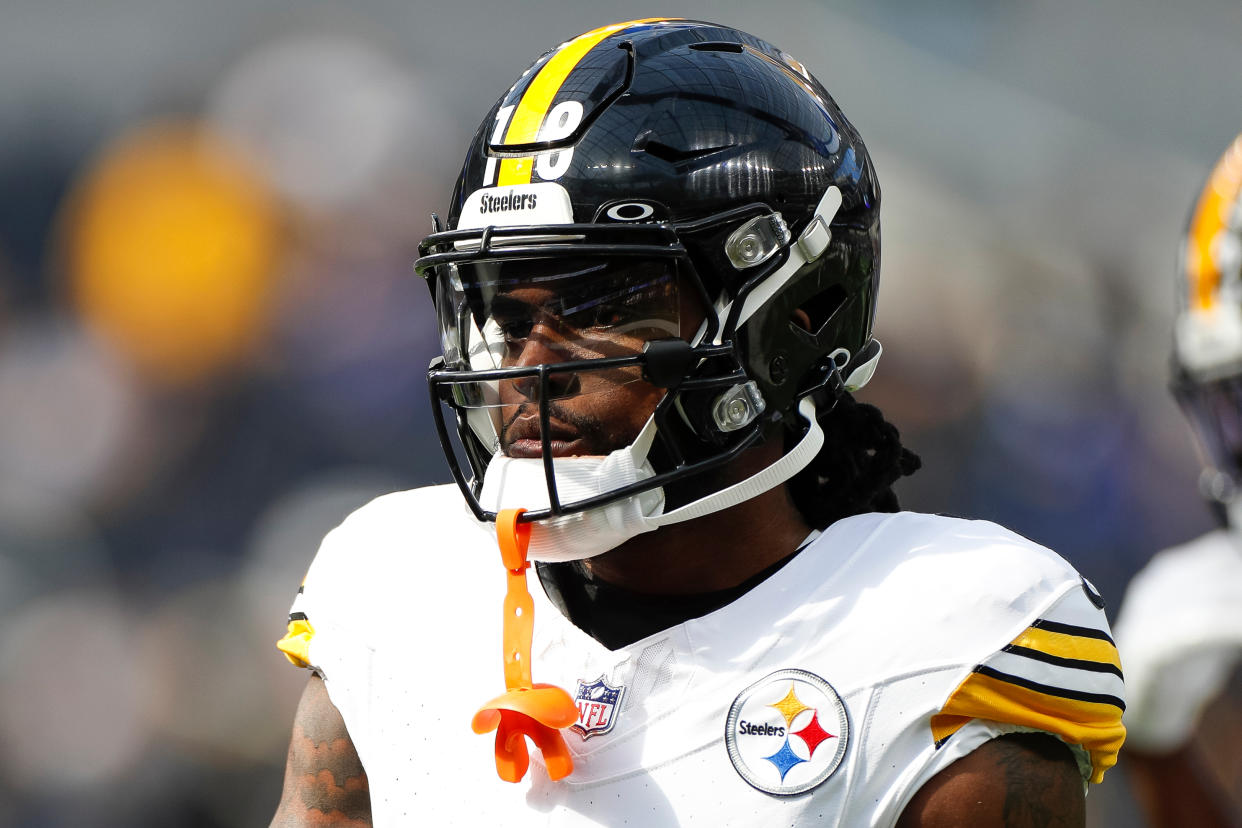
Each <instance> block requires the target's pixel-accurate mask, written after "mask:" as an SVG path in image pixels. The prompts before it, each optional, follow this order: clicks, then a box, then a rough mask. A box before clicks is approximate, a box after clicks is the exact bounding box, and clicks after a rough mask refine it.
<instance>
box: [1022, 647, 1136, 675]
mask: <svg viewBox="0 0 1242 828" xmlns="http://www.w3.org/2000/svg"><path fill="white" fill-rule="evenodd" d="M1001 650H1002V651H1004V652H1006V653H1012V654H1013V655H1016V656H1022V657H1023V658H1029V659H1033V660H1035V661H1042V662H1044V663H1045V664H1052V665H1055V666H1057V667H1070V668H1073V669H1075V670H1090V671H1091V672H1093V673H1112V674H1113V675H1114V676H1116V677H1117V678H1119V679H1124V678H1125V676H1123V675H1122V674H1121V670H1120V669H1119V668H1118V667H1117V665H1116V664H1109V663H1108V662H1105V661H1090V660H1088V659H1085V658H1066V657H1065V656H1058V655H1052V654H1051V653H1045V652H1043V651H1042V650H1032V649H1031V648H1030V647H1022V646H1020V645H1018V644H1006V645H1005V646H1004V647H1002V648H1001Z"/></svg>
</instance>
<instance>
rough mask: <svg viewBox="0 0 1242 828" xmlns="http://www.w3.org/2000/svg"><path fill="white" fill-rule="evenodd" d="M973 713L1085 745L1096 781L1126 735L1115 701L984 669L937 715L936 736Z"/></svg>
mask: <svg viewBox="0 0 1242 828" xmlns="http://www.w3.org/2000/svg"><path fill="white" fill-rule="evenodd" d="M971 719H988V720H990V721H996V722H1004V723H1008V724H1016V725H1021V726H1023V727H1029V728H1033V729H1035V730H1042V731H1045V732H1047V733H1052V734H1055V735H1057V736H1060V737H1061V738H1062V739H1063V740H1065V741H1066V742H1070V743H1072V744H1077V745H1082V747H1083V748H1084V749H1085V750H1086V751H1087V753H1088V755H1089V756H1090V757H1091V781H1092V782H1097V783H1098V782H1099V781H1100V780H1101V779H1103V778H1104V772H1105V771H1106V770H1108V769H1109V768H1111V767H1112V766H1113V765H1115V764H1116V763H1117V751H1118V750H1120V749H1121V743H1122V742H1124V741H1125V735H1126V729H1125V726H1124V725H1122V723H1121V708H1120V707H1118V706H1117V705H1115V704H1112V703H1108V702H1100V701H1085V700H1082V699H1074V698H1067V697H1065V696H1061V695H1053V694H1050V693H1045V692H1041V691H1039V690H1034V689H1032V688H1029V687H1022V686H1020V685H1017V684H1014V683H1012V682H1010V681H1005V680H1003V679H1000V678H997V677H995V676H990V675H986V674H984V673H980V672H973V673H971V674H970V675H969V676H967V677H966V679H965V680H964V681H962V683H961V684H960V685H958V687H957V689H956V690H954V691H953V693H952V695H951V696H949V700H948V702H946V703H945V706H944V707H943V708H942V709H941V711H940V712H939V713H937V714H936V715H934V716H932V719H931V730H932V738H933V739H934V740H935V742H936V744H937V745H939V744H941V743H943V742H944V740H945V739H948V738H949V737H950V736H952V735H953V734H954V733H956V732H957V731H958V730H959V729H960V728H961V727H962V726H963V725H965V724H966V723H967V722H969V721H970V720H971Z"/></svg>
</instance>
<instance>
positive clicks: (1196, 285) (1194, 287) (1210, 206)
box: [1182, 135, 1242, 310]
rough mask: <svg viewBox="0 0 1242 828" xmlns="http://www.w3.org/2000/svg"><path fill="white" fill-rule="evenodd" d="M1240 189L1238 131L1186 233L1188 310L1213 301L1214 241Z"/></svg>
mask: <svg viewBox="0 0 1242 828" xmlns="http://www.w3.org/2000/svg"><path fill="white" fill-rule="evenodd" d="M1239 191H1242V135H1239V136H1238V137H1237V138H1236V139H1234V142H1233V143H1232V144H1231V145H1230V146H1229V149H1227V150H1225V154H1224V155H1222V156H1221V159H1220V161H1218V162H1217V164H1216V167H1215V169H1213V170H1212V174H1211V176H1209V177H1208V182H1207V185H1206V186H1205V187H1204V188H1203V193H1202V194H1201V195H1200V196H1199V202H1198V204H1196V205H1195V210H1194V213H1193V214H1192V217H1191V220H1190V227H1189V230H1188V232H1187V234H1186V248H1185V251H1184V253H1183V256H1184V260H1183V263H1182V264H1183V266H1184V267H1185V270H1186V280H1187V282H1188V284H1187V285H1186V288H1187V295H1188V297H1189V303H1188V304H1189V306H1190V308H1191V309H1192V310H1208V309H1209V308H1211V307H1213V306H1214V305H1215V304H1216V300H1217V295H1218V292H1219V289H1220V279H1221V273H1220V268H1219V266H1218V265H1217V261H1216V257H1215V253H1216V251H1215V250H1214V247H1215V244H1214V243H1215V241H1216V239H1217V237H1218V236H1219V235H1220V233H1221V231H1223V230H1224V229H1225V228H1226V226H1227V222H1228V221H1229V214H1230V212H1231V211H1233V210H1234V209H1235V205H1236V204H1237V201H1238V195H1239Z"/></svg>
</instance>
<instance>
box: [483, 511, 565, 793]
mask: <svg viewBox="0 0 1242 828" xmlns="http://www.w3.org/2000/svg"><path fill="white" fill-rule="evenodd" d="M524 511H525V509H505V510H503V511H501V512H500V513H499V514H498V515H497V516H496V537H497V539H498V540H499V541H500V558H501V560H502V561H503V562H504V565H505V569H506V570H507V574H506V578H507V581H508V590H507V592H506V594H505V621H504V648H505V653H504V655H505V688H506V691H507V692H505V693H503V694H502V695H499V696H497V697H496V698H494V699H492V700H491V701H489V702H488V703H487V704H485V705H483V706H482V707H480V708H479V711H478V712H477V713H475V714H474V718H473V719H471V721H470V726H471V727H472V728H473V729H474V732H475V733H490V732H491V731H493V730H495V731H496V773H498V774H500V778H501V779H503V780H505V781H506V782H518V781H521V779H522V777H523V776H525V775H526V770H527V768H528V767H529V766H530V754H529V752H528V751H527V748H526V740H527V739H528V738H529V739H530V740H531V741H533V742H534V743H535V746H536V747H538V748H539V751H540V753H542V754H543V761H544V764H546V765H547V767H548V776H550V777H551V778H552V779H562V778H564V777H566V776H568V775H569V774H570V772H572V771H573V769H574V762H573V759H572V758H571V757H570V755H569V748H568V747H566V745H565V739H564V737H562V736H561V733H560V730H561V729H562V728H566V727H569V726H570V725H571V724H573V723H574V722H576V721H577V720H578V708H577V706H576V705H575V704H574V700H573V698H572V697H571V696H570V695H569V694H568V693H566V692H565V691H564V690H562V689H561V688H559V687H556V686H554V685H551V684H535V683H534V682H533V681H532V680H531V673H530V644H531V638H532V637H533V634H534V630H535V604H534V601H532V600H531V597H530V591H529V590H527V588H526V570H528V569H530V564H529V563H528V562H527V560H526V549H527V546H528V545H529V544H530V524H529V523H518V516H519V515H520V514H522V512H524Z"/></svg>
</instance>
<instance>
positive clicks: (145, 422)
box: [0, 0, 1242, 826]
mask: <svg viewBox="0 0 1242 828" xmlns="http://www.w3.org/2000/svg"><path fill="white" fill-rule="evenodd" d="M507 9H508V10H504V7H500V6H496V7H493V6H492V5H491V4H490V3H485V2H482V0H460V2H454V3H437V4H431V3H427V2H421V0H412V2H410V1H407V2H397V0H352V1H351V2H349V3H343V2H341V3H331V2H305V0H263V1H262V2H254V0H213V2H212V3H198V2H191V0H165V2H162V3H155V2H152V0H96V2H90V3H88V2H73V0H3V2H2V3H0V826H7V825H14V826H62V825H64V826H76V825H91V826H122V825H124V826H148V825H149V826H156V825H159V826H165V825H184V826H248V825H259V824H266V823H267V821H268V819H270V816H271V813H272V811H273V810H274V808H275V804H276V802H277V799H278V798H279V791H280V780H281V773H282V770H283V764H284V755H285V749H286V746H287V743H288V733H289V726H290V723H291V721H292V716H293V711H294V707H295V705H296V701H297V697H298V694H299V692H300V689H301V687H302V685H303V684H304V682H305V674H304V673H303V672H302V671H299V670H297V669H294V668H292V667H291V666H289V664H288V663H287V662H286V661H285V660H284V658H283V657H282V656H281V655H280V654H279V653H278V652H277V651H276V650H275V648H274V646H273V643H274V641H275V640H276V639H277V638H278V637H280V635H281V634H282V633H283V630H284V624H285V615H286V612H287V609H288V605H289V603H290V602H291V600H292V598H293V594H294V591H295V590H296V588H297V586H298V583H299V582H300V580H301V577H302V575H303V573H304V570H305V568H306V566H307V564H308V563H309V561H310V559H311V557H312V555H313V554H314V552H315V549H316V547H317V544H318V541H319V539H320V538H321V536H322V535H323V534H324V533H325V532H326V531H327V530H328V529H330V528H331V527H332V526H334V525H335V524H336V523H337V522H339V521H340V520H341V518H342V517H343V516H344V515H345V514H347V513H348V512H349V511H350V510H352V509H354V508H356V507H357V506H359V505H361V504H363V503H364V502H366V501H367V500H368V499H370V498H371V497H373V496H374V495H376V494H379V493H381V492H384V491H389V490H393V489H398V488H408V487H411V486H416V485H421V484H425V483H431V482H442V481H446V480H447V479H448V477H447V474H446V472H445V470H444V466H443V461H442V458H441V454H440V450H439V447H438V444H437V443H436V441H435V439H434V434H433V431H432V426H431V421H430V413H429V408H428V403H427V400H426V391H425V383H424V372H425V370H426V366H427V362H428V360H429V359H430V358H431V356H432V355H433V352H434V349H435V332H434V331H435V329H434V327H433V319H432V316H431V309H430V303H429V301H428V296H427V291H426V288H425V287H424V286H423V285H422V284H421V282H420V281H419V280H417V279H416V278H415V277H414V275H413V272H412V270H411V267H410V265H411V263H412V261H413V259H414V257H415V248H416V246H417V243H418V241H419V239H420V238H421V237H422V236H423V235H424V234H425V233H426V232H427V231H428V230H429V227H430V223H429V220H428V214H429V213H430V212H431V211H432V210H439V211H441V212H442V211H443V210H444V209H445V207H446V206H447V202H448V196H449V192H450V190H451V187H452V184H453V181H454V179H455V176H456V172H457V169H458V167H459V164H460V161H461V157H462V154H463V153H464V151H465V146H466V143H467V141H468V140H469V138H470V136H471V135H472V134H473V132H474V130H475V127H476V126H477V124H478V122H479V121H480V119H481V118H482V117H483V115H484V114H485V113H486V111H487V109H488V108H489V107H490V105H491V104H492V103H493V102H494V101H495V99H496V98H498V97H499V96H500V94H501V93H502V92H503V91H504V90H505V89H506V88H507V87H508V85H509V84H510V83H511V82H512V80H513V79H514V78H515V77H516V76H517V74H518V73H519V72H521V70H523V69H524V68H525V67H526V66H527V65H528V64H529V62H530V61H531V60H533V59H534V58H535V57H536V56H537V55H538V54H540V53H541V52H542V51H543V50H545V49H547V48H550V47H551V46H553V45H555V44H556V43H558V42H560V41H562V40H564V39H567V38H569V37H572V36H574V35H576V34H579V33H580V32H582V31H585V30H587V29H591V28H594V27H596V26H598V25H602V24H604V23H608V22H614V21H616V20H623V19H631V18H637V17H643V16H648V15H652V14H660V13H668V12H671V13H674V14H678V15H681V16H686V17H700V18H705V19H709V20H716V21H719V22H723V23H727V24H730V25H733V26H736V27H739V28H742V29H745V30H748V31H750V32H753V33H754V34H757V35H759V36H761V37H764V38H766V39H768V40H771V41H773V42H775V43H776V44H778V45H779V46H781V47H782V48H783V49H785V50H786V51H788V52H790V53H792V54H794V55H796V56H798V57H799V58H800V59H801V60H802V61H803V62H804V63H805V64H806V65H807V66H808V67H809V68H810V69H811V70H812V71H813V72H814V73H815V74H816V75H817V76H818V77H819V78H820V80H821V81H823V82H824V84H825V85H826V86H827V88H828V89H829V90H830V91H831V92H832V93H833V95H834V96H835V97H836V99H837V101H838V103H840V104H841V106H842V107H843V109H844V110H845V111H846V113H847V114H848V115H849V117H850V118H851V120H852V121H853V122H854V123H855V125H856V126H858V127H859V129H860V131H861V132H862V134H863V136H864V138H865V139H866V141H867V143H868V144H869V146H870V148H871V152H872V155H873V158H874V160H875V163H876V166H877V168H878V170H879V175H880V180H881V183H882V186H883V191H884V216H885V217H884V238H885V242H884V268H883V272H884V276H883V283H882V289H881V299H880V311H879V318H878V324H877V335H878V336H879V338H880V339H881V340H882V341H883V342H884V345H885V350H886V354H885V357H884V360H883V362H882V365H881V370H880V372H879V374H878V376H877V379H876V380H875V381H874V382H873V383H872V385H871V386H870V387H869V388H868V389H867V390H866V391H865V392H864V393H863V394H862V395H861V397H862V398H863V399H864V400H866V401H869V402H873V403H875V404H877V405H880V406H881V407H882V408H883V409H884V410H885V411H886V413H887V414H888V416H889V419H891V420H893V421H894V422H895V423H896V424H897V425H898V426H899V427H900V428H901V429H902V431H903V434H904V436H905V440H906V443H907V444H908V445H910V446H911V447H912V448H914V449H915V450H916V451H918V452H919V453H920V454H921V455H922V456H923V458H924V461H925V468H924V470H923V471H922V472H920V473H919V474H918V475H917V476H915V477H914V478H912V479H910V480H908V481H906V482H905V483H904V484H903V486H902V487H901V488H900V489H899V491H900V493H901V494H902V499H903V504H904V505H905V506H906V507H907V508H912V509H917V510H922V511H935V512H948V513H953V514H959V515H966V516H973V517H984V518H989V519H992V520H996V521H999V522H1002V523H1005V524H1007V525H1009V526H1011V527H1013V528H1015V529H1016V530H1018V531H1020V532H1022V533H1023V534H1025V535H1027V536H1028V537H1031V538H1033V539H1035V540H1037V541H1039V542H1041V543H1044V544H1046V545H1049V546H1051V547H1053V548H1055V549H1057V550H1058V551H1060V552H1061V553H1062V554H1064V555H1065V556H1066V557H1068V558H1070V559H1071V560H1072V561H1073V562H1074V563H1075V564H1076V565H1077V566H1078V567H1079V568H1080V569H1081V570H1082V571H1083V572H1084V573H1085V574H1086V575H1087V576H1088V577H1090V578H1091V579H1092V580H1093V581H1094V582H1095V583H1096V584H1097V586H1098V587H1099V588H1100V589H1101V591H1102V592H1103V593H1104V595H1105V597H1106V598H1107V599H1108V600H1109V601H1110V604H1111V609H1110V612H1111V611H1115V609H1116V607H1117V605H1118V603H1119V601H1120V598H1121V594H1122V591H1123V590H1124V587H1125V585H1126V582H1127V580H1128V579H1129V577H1130V576H1131V575H1132V574H1133V573H1134V572H1135V571H1136V569H1137V568H1138V567H1140V566H1141V565H1142V564H1143V563H1144V562H1145V561H1146V560H1147V559H1148V558H1149V557H1150V556H1151V555H1152V554H1153V553H1154V552H1155V551H1157V550H1158V549H1160V548H1161V547H1163V546H1165V545H1168V544H1170V543H1173V542H1176V541H1180V540H1183V539H1187V538H1190V537H1191V536H1193V535H1195V534H1198V533H1200V532H1202V531H1204V530H1206V529H1208V528H1209V527H1210V525H1211V521H1210V518H1209V515H1208V513H1207V511H1206V509H1205V508H1204V507H1203V506H1202V504H1201V503H1200V500H1199V498H1198V496H1197V494H1196V486H1195V480H1196V476H1197V472H1198V463H1197V460H1196V459H1195V457H1194V455H1193V452H1192V448H1191V444H1190V440H1189V436H1188V432H1187V430H1186V428H1185V426H1184V425H1183V423H1182V421H1181V418H1180V415H1179V414H1178V412H1177V410H1176V408H1175V406H1174V404H1173V403H1172V401H1171V399H1170V398H1169V396H1168V394H1167V392H1166V387H1165V386H1166V374H1167V371H1166V367H1167V355H1168V348H1169V343H1170V336H1171V322H1172V313H1173V295H1174V294H1173V259H1174V254H1175V251H1176V248H1177V244H1178V238H1179V234H1180V232H1181V230H1182V227H1183V224H1184V221H1185V217H1186V215H1187V212H1188V210H1189V207H1190V204H1191V200H1192V198H1193V197H1194V196H1195V194H1196V193H1197V190H1198V188H1199V186H1200V184H1201V182H1202V181H1203V179H1204V178H1205V177H1206V175H1207V172H1208V169H1209V167H1210V165H1211V164H1212V163H1213V162H1214V161H1215V160H1216V158H1217V157H1218V156H1219V154H1220V153H1221V152H1222V151H1223V150H1224V148H1225V147H1226V145H1227V144H1228V143H1229V142H1230V141H1231V140H1232V138H1233V137H1234V135H1235V134H1236V133H1237V132H1238V131H1239V129H1242V82H1240V81H1239V78H1242V50H1239V49H1238V48H1237V44H1238V43H1239V42H1242V15H1239V14H1238V9H1237V5H1236V3H1235V2H1233V0H1182V2H1179V3H1177V4H1167V3H1158V2H1155V0H1141V1H1140V2H1135V1H1134V0H1096V2H1093V3H1078V2H1072V0H1028V2H1023V3H1002V2H995V0H946V2H940V3H935V4H925V3H916V2H910V0H841V2H832V3H828V2H820V3H817V2H809V0H766V2H762V3H759V2H751V3H738V2H712V3H707V2H702V1H701V0H684V1H683V2H682V3H680V4H679V5H678V6H677V7H676V8H675V9H674V8H670V9H665V10H660V9H658V8H652V7H650V5H649V4H647V5H633V4H631V5H628V6H624V7H622V6H618V4H617V3H615V2H605V1H604V0H556V2H544V3H539V4H529V5H524V6H516V5H513V6H509V7H507ZM415 552H416V553H418V554H443V553H444V550H415ZM445 586H446V594H451V589H452V585H451V584H450V585H445ZM444 611H445V613H446V614H451V613H452V612H454V611H456V603H455V601H453V600H452V599H446V606H445V609H444ZM429 634H430V633H429ZM445 667H446V669H451V665H445ZM1238 696H1239V694H1238V693H1237V692H1236V691H1235V692H1234V693H1233V695H1232V697H1226V698H1225V699H1224V700H1222V701H1221V702H1218V707H1219V708H1220V710H1218V711H1217V712H1218V714H1219V716H1218V718H1219V720H1221V721H1224V722H1225V726H1224V727H1222V728H1216V729H1213V731H1212V732H1211V733H1208V734H1205V735H1204V736H1203V737H1202V740H1203V747H1204V749H1205V750H1208V751H1209V752H1214V755H1215V756H1216V757H1217V758H1216V764H1215V772H1216V773H1219V774H1220V775H1221V777H1222V779H1223V780H1226V782H1227V784H1230V785H1231V786H1232V788H1233V790H1235V791H1236V790H1239V789H1242V783H1239V782H1238V780H1242V756H1240V755H1239V753H1238V751H1237V750H1236V748H1234V747H1233V746H1234V745H1236V744H1237V742H1238V739H1239V737H1242V713H1239V710H1242V705H1239V703H1238V701H1237V699H1238ZM1089 806H1090V810H1091V814H1090V815H1091V824H1093V825H1098V826H1123V825H1124V826H1130V825H1141V824H1142V823H1141V818H1140V817H1139V816H1138V815H1137V813H1136V812H1135V809H1134V804H1133V801H1132V799H1131V797H1130V795H1129V793H1128V789H1127V787H1126V785H1125V778H1124V769H1123V768H1120V769H1118V770H1116V771H1113V772H1112V773H1110V775H1109V778H1108V779H1107V780H1106V782H1105V784H1104V785H1103V786H1101V787H1100V788H1099V789H1097V790H1095V791H1093V793H1092V795H1091V797H1090V798H1089Z"/></svg>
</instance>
